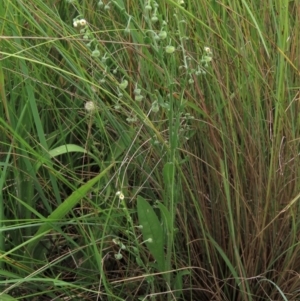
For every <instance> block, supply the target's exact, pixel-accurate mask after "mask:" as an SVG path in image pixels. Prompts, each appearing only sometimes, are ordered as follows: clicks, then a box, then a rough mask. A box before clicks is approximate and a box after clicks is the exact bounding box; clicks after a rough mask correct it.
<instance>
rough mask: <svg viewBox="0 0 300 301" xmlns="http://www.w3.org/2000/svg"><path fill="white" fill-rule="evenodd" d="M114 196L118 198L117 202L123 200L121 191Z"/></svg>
mask: <svg viewBox="0 0 300 301" xmlns="http://www.w3.org/2000/svg"><path fill="white" fill-rule="evenodd" d="M116 196H118V197H119V200H121V201H123V200H124V194H123V193H122V192H121V191H117V193H116Z"/></svg>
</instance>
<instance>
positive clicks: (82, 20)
mask: <svg viewBox="0 0 300 301" xmlns="http://www.w3.org/2000/svg"><path fill="white" fill-rule="evenodd" d="M86 23H87V22H86V20H85V19H80V20H79V24H80V25H81V26H85V25H86Z"/></svg>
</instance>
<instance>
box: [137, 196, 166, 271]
mask: <svg viewBox="0 0 300 301" xmlns="http://www.w3.org/2000/svg"><path fill="white" fill-rule="evenodd" d="M137 212H138V218H139V223H140V225H142V226H143V228H142V234H143V239H144V241H147V240H149V239H150V240H152V241H151V242H149V241H147V242H146V246H147V248H148V249H149V251H150V253H151V254H152V256H153V257H154V259H155V260H156V262H157V265H158V269H159V270H160V271H164V270H165V254H164V241H163V237H164V235H163V231H162V226H161V224H160V222H159V220H158V217H157V215H156V213H155V212H154V210H153V208H152V207H151V206H150V204H149V203H148V202H147V201H146V200H145V199H144V198H142V197H141V196H138V198H137Z"/></svg>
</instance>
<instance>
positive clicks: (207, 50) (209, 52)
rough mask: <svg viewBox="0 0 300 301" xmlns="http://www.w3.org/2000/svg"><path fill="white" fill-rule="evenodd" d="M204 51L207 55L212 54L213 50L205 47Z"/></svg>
mask: <svg viewBox="0 0 300 301" xmlns="http://www.w3.org/2000/svg"><path fill="white" fill-rule="evenodd" d="M204 51H205V52H206V53H207V54H211V53H212V52H211V49H210V48H209V47H204Z"/></svg>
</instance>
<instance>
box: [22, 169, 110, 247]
mask: <svg viewBox="0 0 300 301" xmlns="http://www.w3.org/2000/svg"><path fill="white" fill-rule="evenodd" d="M113 165H114V163H113V164H111V165H109V166H108V167H107V168H106V169H104V170H103V171H102V172H101V173H100V174H99V175H98V176H96V177H94V178H93V179H91V180H89V181H88V182H87V183H85V184H84V185H82V186H81V187H79V188H78V189H77V190H75V191H74V192H73V193H72V194H71V195H70V196H69V197H68V198H67V199H66V200H65V201H64V202H63V203H62V204H61V205H60V206H58V207H57V208H56V209H55V210H54V211H53V212H52V213H51V214H50V215H49V216H48V217H47V219H46V221H45V222H44V223H43V224H42V225H41V226H40V228H39V229H38V231H37V232H36V234H35V235H34V237H36V239H34V237H33V240H32V241H31V242H30V243H29V244H28V251H29V253H32V252H33V251H34V249H35V247H36V245H37V244H38V242H39V241H40V239H41V238H42V236H41V234H42V233H43V234H46V233H47V232H49V231H50V230H51V229H52V226H51V223H52V222H53V221H58V220H60V219H62V218H63V217H64V216H65V215H66V214H67V213H68V212H69V211H71V210H72V208H73V207H74V206H75V205H76V204H77V203H78V202H79V201H80V200H81V199H82V198H83V197H84V196H85V195H86V194H87V193H88V191H89V190H90V189H91V188H92V187H93V186H94V185H95V184H96V183H97V182H98V181H100V180H101V178H102V177H103V176H105V175H106V173H107V172H108V171H109V170H110V169H111V168H112V167H113Z"/></svg>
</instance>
